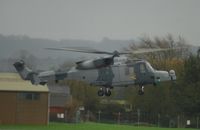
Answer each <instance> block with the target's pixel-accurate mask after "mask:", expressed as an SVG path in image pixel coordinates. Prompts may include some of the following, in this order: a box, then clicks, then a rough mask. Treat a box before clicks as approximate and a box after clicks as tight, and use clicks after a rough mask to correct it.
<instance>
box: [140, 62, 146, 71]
mask: <svg viewBox="0 0 200 130" xmlns="http://www.w3.org/2000/svg"><path fill="white" fill-rule="evenodd" d="M140 73H146V69H145V64H140Z"/></svg>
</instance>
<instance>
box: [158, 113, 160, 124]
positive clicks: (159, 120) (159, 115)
mask: <svg viewBox="0 0 200 130" xmlns="http://www.w3.org/2000/svg"><path fill="white" fill-rule="evenodd" d="M158 127H160V114H158Z"/></svg>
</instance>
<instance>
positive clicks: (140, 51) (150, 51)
mask: <svg viewBox="0 0 200 130" xmlns="http://www.w3.org/2000/svg"><path fill="white" fill-rule="evenodd" d="M180 49H186V47H178V48H152V49H138V50H133V51H127V52H125V53H126V54H146V53H154V52H165V51H170V50H180ZM122 53H123V52H122ZM120 54H121V53H120Z"/></svg>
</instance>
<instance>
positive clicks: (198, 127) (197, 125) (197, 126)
mask: <svg viewBox="0 0 200 130" xmlns="http://www.w3.org/2000/svg"><path fill="white" fill-rule="evenodd" d="M198 128H199V116H197V129H198Z"/></svg>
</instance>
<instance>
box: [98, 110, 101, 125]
mask: <svg viewBox="0 0 200 130" xmlns="http://www.w3.org/2000/svg"><path fill="white" fill-rule="evenodd" d="M98 113H99V122H100V121H101V111H100V110H99V112H98Z"/></svg>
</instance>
